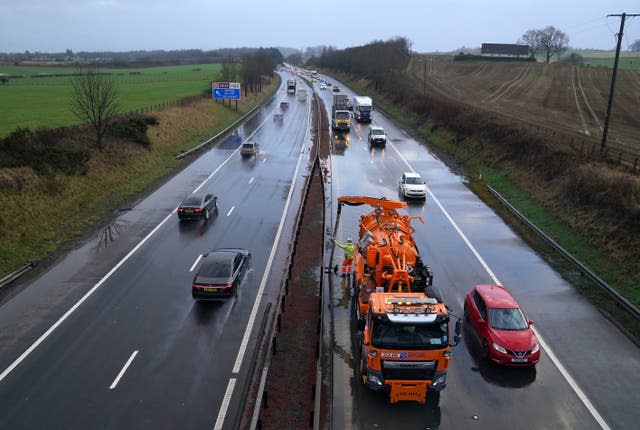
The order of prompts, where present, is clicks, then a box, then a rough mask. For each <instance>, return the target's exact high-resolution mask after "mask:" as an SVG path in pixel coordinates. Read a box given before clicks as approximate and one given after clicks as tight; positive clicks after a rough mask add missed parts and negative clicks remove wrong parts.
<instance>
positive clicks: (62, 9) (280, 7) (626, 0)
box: [0, 0, 640, 52]
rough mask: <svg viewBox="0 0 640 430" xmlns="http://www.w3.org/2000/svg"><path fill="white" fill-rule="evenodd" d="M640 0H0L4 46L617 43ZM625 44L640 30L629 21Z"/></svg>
mask: <svg viewBox="0 0 640 430" xmlns="http://www.w3.org/2000/svg"><path fill="white" fill-rule="evenodd" d="M622 12H626V13H640V1H639V0H341V1H336V0H322V1H309V0H298V1H294V0H0V52H24V51H25V50H29V51H32V52H33V51H41V52H60V51H64V50H65V49H71V50H73V51H128V50H138V49H140V50H152V49H164V50H171V49H189V48H200V49H204V50H209V49H215V48H228V47H242V46H248V47H258V46H263V47H270V46H285V47H291V48H298V49H303V48H305V47H308V46H318V45H332V46H335V47H337V48H346V47H349V46H357V45H362V44H365V43H367V42H370V41H372V40H386V39H389V38H391V37H394V36H403V37H407V38H408V39H409V40H410V41H411V43H412V47H413V50H414V51H418V52H435V51H451V50H455V49H458V48H460V47H462V46H466V47H479V46H480V45H481V44H482V43H483V42H493V43H514V42H516V41H517V39H518V38H519V37H520V36H521V35H522V34H523V33H524V32H525V31H526V30H528V29H533V28H543V27H545V26H548V25H553V26H555V27H557V28H559V29H560V30H562V31H564V32H565V33H566V34H567V35H568V36H569V39H570V42H569V44H570V45H571V46H572V47H576V48H595V49H613V48H615V33H616V32H617V31H618V29H619V25H620V19H619V18H615V17H611V18H606V15H607V14H611V13H622ZM624 34H625V37H624V39H623V45H622V46H623V49H625V48H627V47H628V46H629V45H630V44H631V43H632V42H633V41H634V40H637V39H640V18H630V19H628V20H627V24H626V25H625V32H624Z"/></svg>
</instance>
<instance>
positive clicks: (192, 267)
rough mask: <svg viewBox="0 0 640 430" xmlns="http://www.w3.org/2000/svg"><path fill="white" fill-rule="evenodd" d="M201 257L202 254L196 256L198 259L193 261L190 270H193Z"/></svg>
mask: <svg viewBox="0 0 640 430" xmlns="http://www.w3.org/2000/svg"><path fill="white" fill-rule="evenodd" d="M201 258H202V254H200V255H198V258H196V261H194V262H193V265H192V266H191V269H189V272H193V269H195V268H196V266H197V265H198V263H199V262H200V259H201Z"/></svg>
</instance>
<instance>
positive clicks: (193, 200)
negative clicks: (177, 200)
mask: <svg viewBox="0 0 640 430" xmlns="http://www.w3.org/2000/svg"><path fill="white" fill-rule="evenodd" d="M200 202H202V197H199V196H189V197H187V198H186V199H184V200H183V201H182V205H183V206H200Z"/></svg>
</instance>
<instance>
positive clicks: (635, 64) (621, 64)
mask: <svg viewBox="0 0 640 430" xmlns="http://www.w3.org/2000/svg"><path fill="white" fill-rule="evenodd" d="M613 60H614V59H613V58H589V57H585V59H584V65H585V66H592V67H609V68H613ZM618 68H620V69H626V70H638V69H640V57H620V60H619V61H618Z"/></svg>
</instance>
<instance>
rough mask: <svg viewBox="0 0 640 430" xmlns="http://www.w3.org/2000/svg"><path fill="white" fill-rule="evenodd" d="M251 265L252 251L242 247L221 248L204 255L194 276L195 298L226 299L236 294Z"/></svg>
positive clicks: (193, 291) (192, 287) (193, 292)
mask: <svg viewBox="0 0 640 430" xmlns="http://www.w3.org/2000/svg"><path fill="white" fill-rule="evenodd" d="M250 265H251V253H249V251H247V250H246V249H240V248H220V249H216V250H215V251H211V252H209V253H207V254H205V255H204V257H203V258H202V263H201V264H200V268H199V269H198V272H197V273H196V276H195V277H194V278H193V284H192V286H191V295H192V296H193V298H194V299H195V300H214V301H224V300H226V299H229V298H230V297H232V296H233V295H235V294H236V292H237V290H238V288H239V287H240V283H241V282H242V278H243V275H244V274H245V273H246V271H247V270H249V266H250Z"/></svg>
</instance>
